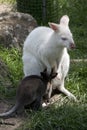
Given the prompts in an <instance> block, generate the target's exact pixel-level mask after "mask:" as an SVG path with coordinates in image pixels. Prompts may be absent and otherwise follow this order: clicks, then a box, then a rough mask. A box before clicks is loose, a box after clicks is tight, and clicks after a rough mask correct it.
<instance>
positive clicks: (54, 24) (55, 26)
mask: <svg viewBox="0 0 87 130" xmlns="http://www.w3.org/2000/svg"><path fill="white" fill-rule="evenodd" d="M48 24H49V26H50V28H52V29H53V30H54V31H55V32H57V31H58V30H59V29H58V24H56V23H50V22H49V23H48Z"/></svg>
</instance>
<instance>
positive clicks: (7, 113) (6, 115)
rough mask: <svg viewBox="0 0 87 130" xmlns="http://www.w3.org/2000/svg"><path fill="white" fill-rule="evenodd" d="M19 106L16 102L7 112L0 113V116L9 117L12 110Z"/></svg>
mask: <svg viewBox="0 0 87 130" xmlns="http://www.w3.org/2000/svg"><path fill="white" fill-rule="evenodd" d="M18 108H19V104H18V103H16V104H15V106H13V107H12V108H11V110H9V111H7V112H4V113H1V114H0V118H8V117H10V116H11V115H12V114H13V113H14V112H16V111H17V110H18Z"/></svg>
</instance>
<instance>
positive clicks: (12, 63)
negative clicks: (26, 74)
mask: <svg viewBox="0 0 87 130" xmlns="http://www.w3.org/2000/svg"><path fill="white" fill-rule="evenodd" d="M21 57H22V54H21V52H20V51H19V50H17V49H15V48H10V49H6V48H3V47H0V58H1V59H2V60H3V62H5V64H6V65H7V66H8V69H9V74H8V75H9V80H10V81H11V82H12V86H11V87H10V86H9V87H5V86H4V87H3V86H2V85H1V86H0V95H3V96H9V97H10V96H12V95H14V93H15V87H16V86H18V83H19V81H20V80H21V79H22V77H23V70H22V68H23V66H22V59H21ZM3 78H4V77H3Z"/></svg>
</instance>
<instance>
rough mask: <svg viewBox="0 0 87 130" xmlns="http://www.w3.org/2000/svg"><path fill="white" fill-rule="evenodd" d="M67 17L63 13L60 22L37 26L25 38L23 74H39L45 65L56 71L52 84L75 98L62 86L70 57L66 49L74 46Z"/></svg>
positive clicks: (49, 69)
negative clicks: (47, 25)
mask: <svg viewBox="0 0 87 130" xmlns="http://www.w3.org/2000/svg"><path fill="white" fill-rule="evenodd" d="M68 24H69V17H68V16H67V15H64V16H63V17H62V18H61V19H60V24H56V23H49V26H50V28H49V27H43V26H41V27H37V28H36V29H34V30H33V31H32V32H31V33H30V34H29V35H28V37H27V38H26V40H25V42H24V47H23V57H22V59H23V68H24V74H25V76H28V75H33V74H34V75H40V72H41V71H43V69H45V68H46V67H47V69H48V72H50V71H51V68H52V67H55V71H56V72H57V73H58V75H57V77H56V78H55V79H54V80H53V83H52V86H53V87H57V88H58V90H60V91H61V92H62V93H64V94H65V95H67V96H68V97H69V98H73V99H76V98H75V96H74V95H73V94H72V93H70V92H69V91H68V90H67V89H66V88H65V87H64V80H65V77H66V75H67V73H68V70H69V65H70V57H69V54H68V52H67V49H73V48H75V44H74V40H73V36H72V33H71V31H70V29H69V26H68Z"/></svg>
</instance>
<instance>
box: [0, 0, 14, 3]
mask: <svg viewBox="0 0 87 130" xmlns="http://www.w3.org/2000/svg"><path fill="white" fill-rule="evenodd" d="M15 2H16V0H0V3H4V4H14V3H15Z"/></svg>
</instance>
